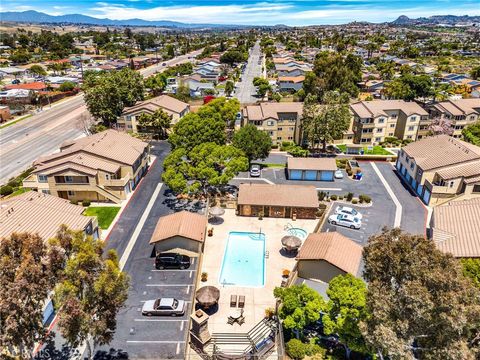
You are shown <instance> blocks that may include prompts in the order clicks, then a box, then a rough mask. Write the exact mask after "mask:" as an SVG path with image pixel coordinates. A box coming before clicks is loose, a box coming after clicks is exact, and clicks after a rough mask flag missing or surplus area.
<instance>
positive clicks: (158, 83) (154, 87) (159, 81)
mask: <svg viewBox="0 0 480 360" xmlns="http://www.w3.org/2000/svg"><path fill="white" fill-rule="evenodd" d="M166 86H167V77H166V76H165V75H164V74H163V73H159V74H156V75H154V76H150V77H148V78H146V79H145V87H146V88H147V89H148V90H149V91H150V92H151V94H152V95H153V96H158V95H160V94H161V93H162V92H163V90H165V87H166Z"/></svg>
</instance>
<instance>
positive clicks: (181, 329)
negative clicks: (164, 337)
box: [180, 320, 187, 331]
mask: <svg viewBox="0 0 480 360" xmlns="http://www.w3.org/2000/svg"><path fill="white" fill-rule="evenodd" d="M185 321H187V320H185ZM185 321H182V322H181V323H180V331H183V324H185Z"/></svg>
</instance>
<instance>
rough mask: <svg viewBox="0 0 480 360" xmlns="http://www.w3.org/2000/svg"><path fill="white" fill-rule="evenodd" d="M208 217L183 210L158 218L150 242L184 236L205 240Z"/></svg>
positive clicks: (200, 240)
mask: <svg viewBox="0 0 480 360" xmlns="http://www.w3.org/2000/svg"><path fill="white" fill-rule="evenodd" d="M206 228H207V218H206V217H205V215H200V214H195V213H192V212H190V211H181V212H177V213H174V214H170V215H166V216H162V217H161V218H160V219H158V223H157V226H156V227H155V231H154V232H153V235H152V237H151V239H150V244H154V243H156V242H159V241H162V240H167V239H170V238H172V237H174V236H182V237H184V238H187V239H192V240H195V241H199V242H203V241H204V240H205V229H206Z"/></svg>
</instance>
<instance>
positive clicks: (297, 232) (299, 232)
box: [287, 228, 308, 240]
mask: <svg viewBox="0 0 480 360" xmlns="http://www.w3.org/2000/svg"><path fill="white" fill-rule="evenodd" d="M287 232H288V235H293V236H296V237H298V238H299V239H300V240H305V239H306V238H307V235H308V234H307V231H306V230H303V229H301V228H290V229H288V230H287Z"/></svg>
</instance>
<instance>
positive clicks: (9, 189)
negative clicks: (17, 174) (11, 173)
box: [0, 185, 13, 196]
mask: <svg viewBox="0 0 480 360" xmlns="http://www.w3.org/2000/svg"><path fill="white" fill-rule="evenodd" d="M11 193H13V188H12V187H11V186H10V185H5V186H2V187H1V188H0V195H1V196H7V195H10V194H11Z"/></svg>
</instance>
